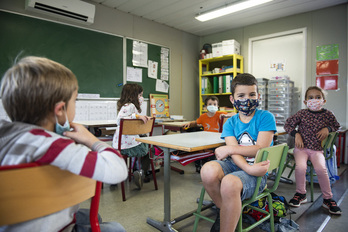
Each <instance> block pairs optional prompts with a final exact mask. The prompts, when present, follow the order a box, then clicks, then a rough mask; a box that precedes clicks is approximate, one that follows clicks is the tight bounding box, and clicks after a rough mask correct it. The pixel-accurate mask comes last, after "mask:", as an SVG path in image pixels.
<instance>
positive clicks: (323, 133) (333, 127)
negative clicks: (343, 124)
mask: <svg viewBox="0 0 348 232" xmlns="http://www.w3.org/2000/svg"><path fill="white" fill-rule="evenodd" d="M328 114H329V116H328V119H329V120H328V121H329V123H330V124H329V125H328V126H327V127H324V128H322V129H321V130H320V131H319V132H318V133H317V138H318V139H319V140H320V141H323V140H324V139H325V138H326V137H327V136H328V135H329V133H330V132H333V131H337V130H338V129H339V128H340V124H339V122H338V121H337V119H336V117H335V115H334V114H333V113H332V112H331V111H328Z"/></svg>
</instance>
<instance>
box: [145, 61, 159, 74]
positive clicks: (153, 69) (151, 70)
mask: <svg viewBox="0 0 348 232" xmlns="http://www.w3.org/2000/svg"><path fill="white" fill-rule="evenodd" d="M148 63H149V65H148V68H147V75H148V77H150V78H154V79H157V70H158V62H156V61H152V60H149V62H148Z"/></svg>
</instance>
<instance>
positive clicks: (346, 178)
mask: <svg viewBox="0 0 348 232" xmlns="http://www.w3.org/2000/svg"><path fill="white" fill-rule="evenodd" d="M173 166H176V167H178V168H182V169H184V170H185V174H183V175H180V174H179V173H177V172H175V171H171V218H173V219H174V218H175V217H178V216H180V215H183V214H185V213H187V212H190V211H192V210H194V209H196V207H197V203H196V199H197V197H198V196H199V194H200V190H201V187H202V183H201V180H200V175H199V174H198V173H196V172H195V167H194V165H193V164H189V165H187V166H185V167H183V166H181V165H180V164H178V163H173ZM347 167H348V165H341V168H339V169H338V170H339V173H342V172H344V170H345V169H346V168H347ZM286 172H287V170H286V171H285V173H284V176H285V175H286V174H287V173H286ZM293 178H294V175H293V176H292V179H293ZM157 181H158V187H159V189H158V190H157V191H156V190H155V189H154V185H153V181H152V180H151V182H150V183H147V184H144V187H143V189H142V190H140V191H139V190H137V189H136V187H135V185H134V183H133V182H131V183H129V182H127V184H126V196H127V201H125V202H123V201H122V197H121V189H120V185H118V186H117V187H113V186H110V185H104V189H103V190H102V196H101V200H100V209H99V213H100V214H101V216H102V218H103V220H104V221H118V222H119V223H121V224H122V225H123V226H124V227H125V228H126V230H127V231H129V232H138V231H139V232H152V231H157V230H156V229H154V228H153V227H151V226H149V225H148V224H147V223H146V218H147V217H151V218H154V219H157V220H162V219H163V216H164V215H163V172H162V170H161V171H160V172H159V173H157ZM269 184H271V182H270V183H269ZM307 189H308V191H309V186H307ZM347 189H348V171H345V172H344V175H341V179H340V180H339V181H337V182H336V183H335V184H334V185H333V192H334V198H335V199H336V200H337V201H338V202H340V207H341V208H342V210H343V215H342V216H332V217H330V216H329V214H328V212H327V210H324V209H323V208H322V207H321V204H322V199H319V200H318V201H314V203H311V202H309V203H307V204H304V205H301V207H300V208H295V209H294V211H295V212H296V214H295V215H292V217H291V218H292V219H293V220H294V221H296V222H297V223H299V224H300V231H317V230H318V229H321V228H320V225H322V224H323V223H325V225H326V226H325V227H324V228H323V229H322V231H327V232H329V231H335V232H339V231H347V229H346V228H348V221H347V220H346V218H347V217H346V216H344V215H345V214H347V212H348V196H347V195H348V194H347V191H348V190H347ZM276 193H277V194H278V195H282V196H285V197H286V199H287V200H290V199H291V197H292V196H293V194H294V193H295V184H292V185H290V184H284V183H280V185H279V187H278V190H277V191H276ZM308 197H309V192H308ZM314 197H315V199H318V198H320V197H321V192H320V188H319V186H318V185H315V189H314ZM206 198H207V200H208V199H209V197H208V196H207V197H206ZM88 204H89V203H88V202H83V203H82V206H81V207H88ZM205 214H206V215H209V216H211V218H213V219H215V211H214V210H212V209H208V210H206V211H205ZM287 217H288V218H289V216H287ZM193 222H194V217H189V218H187V219H185V220H183V221H180V222H178V223H176V224H174V228H175V229H177V230H178V231H182V232H188V231H192V229H193ZM211 225H212V224H211V223H210V222H206V221H204V220H202V221H200V224H199V229H198V231H202V232H205V231H210V227H211ZM313 225H315V227H314V226H313ZM314 228H316V229H314ZM254 231H260V230H258V229H255V230H254Z"/></svg>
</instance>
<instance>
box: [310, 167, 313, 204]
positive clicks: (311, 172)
mask: <svg viewBox="0 0 348 232" xmlns="http://www.w3.org/2000/svg"><path fill="white" fill-rule="evenodd" d="M309 175H310V178H311V202H313V200H314V196H313V195H314V194H313V189H314V184H313V166H312V165H311V167H310V174H309Z"/></svg>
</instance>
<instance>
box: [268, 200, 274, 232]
mask: <svg viewBox="0 0 348 232" xmlns="http://www.w3.org/2000/svg"><path fill="white" fill-rule="evenodd" d="M267 198H268V208H269V213H270V226H271V232H274V214H273V205H272V202H273V201H272V195H271V194H268V196H267Z"/></svg>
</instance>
